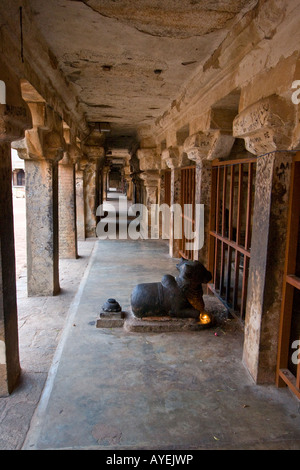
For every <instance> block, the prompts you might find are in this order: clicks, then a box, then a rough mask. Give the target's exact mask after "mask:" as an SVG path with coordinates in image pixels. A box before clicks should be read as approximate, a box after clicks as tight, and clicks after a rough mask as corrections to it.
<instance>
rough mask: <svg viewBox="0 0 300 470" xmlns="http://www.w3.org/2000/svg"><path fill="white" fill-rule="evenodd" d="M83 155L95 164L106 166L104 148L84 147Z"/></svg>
mask: <svg viewBox="0 0 300 470" xmlns="http://www.w3.org/2000/svg"><path fill="white" fill-rule="evenodd" d="M82 150H83V153H84V155H85V156H86V158H87V159H88V160H89V161H90V162H93V163H96V162H100V164H104V160H105V150H104V147H99V146H98V145H84V146H83V148H82Z"/></svg>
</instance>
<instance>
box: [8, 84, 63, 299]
mask: <svg viewBox="0 0 300 470" xmlns="http://www.w3.org/2000/svg"><path fill="white" fill-rule="evenodd" d="M23 94H24V99H25V98H26V99H27V94H26V93H25V92H24V93H23ZM31 97H32V93H29V100H30V99H31ZM27 103H28V106H29V109H30V111H31V115H32V123H33V127H32V129H30V130H28V131H26V132H25V139H24V140H23V141H22V142H17V143H16V147H15V148H16V149H17V151H18V155H19V157H20V158H23V159H24V160H25V173H26V179H25V194H26V230H27V292H28V296H29V297H31V296H52V295H56V294H58V293H59V291H60V286H59V232H58V162H59V160H61V159H62V158H63V153H64V150H65V141H64V139H63V122H62V119H61V117H60V116H59V115H58V114H57V113H56V112H55V111H54V110H53V109H52V108H50V107H49V106H47V104H46V103H45V102H44V101H33V102H32V101H27Z"/></svg>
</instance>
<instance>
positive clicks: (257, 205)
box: [243, 152, 293, 383]
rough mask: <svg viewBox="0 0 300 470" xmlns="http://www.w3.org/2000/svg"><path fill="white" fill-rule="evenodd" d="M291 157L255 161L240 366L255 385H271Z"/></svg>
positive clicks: (280, 154) (272, 156)
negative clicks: (249, 252)
mask: <svg viewBox="0 0 300 470" xmlns="http://www.w3.org/2000/svg"><path fill="white" fill-rule="evenodd" d="M292 159H293V154H292V153H284V152H274V153H271V154H267V155H265V156H263V157H260V158H258V161H257V168H256V183H255V202H254V212H253V227H252V241H251V259H250V265H249V281H248V297H247V306H246V319H245V342H244V351H243V362H244V364H245V365H246V367H247V369H248V370H249V372H250V374H251V375H252V377H253V378H254V380H255V382H257V383H274V381H275V373H276V362H277V347H278V330H279V319H280V308H281V300H282V298H281V296H282V286H283V272H284V262H285V247H286V239H287V223H288V206H289V204H288V203H289V188H290V177H291V167H292Z"/></svg>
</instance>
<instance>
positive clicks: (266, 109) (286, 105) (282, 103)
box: [233, 95, 296, 155]
mask: <svg viewBox="0 0 300 470" xmlns="http://www.w3.org/2000/svg"><path fill="white" fill-rule="evenodd" d="M295 122H296V121H295V106H293V104H292V102H291V101H289V100H286V99H284V98H281V97H280V96H277V95H271V96H269V97H267V98H264V99H261V100H259V101H258V102H256V103H254V104H252V105H251V106H249V107H248V108H246V109H244V110H243V111H242V112H241V113H240V114H239V115H238V116H237V117H236V118H235V119H234V121H233V135H234V137H239V138H243V139H244V141H245V147H246V149H247V150H248V151H249V152H251V153H253V154H254V155H263V154H265V153H268V152H273V151H276V150H289V149H291V148H292V134H293V130H294V126H295Z"/></svg>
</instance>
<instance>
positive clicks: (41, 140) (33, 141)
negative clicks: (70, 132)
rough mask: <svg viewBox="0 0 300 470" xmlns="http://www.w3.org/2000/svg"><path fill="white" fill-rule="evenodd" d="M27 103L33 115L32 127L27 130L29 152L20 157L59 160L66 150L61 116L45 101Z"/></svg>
mask: <svg viewBox="0 0 300 470" xmlns="http://www.w3.org/2000/svg"><path fill="white" fill-rule="evenodd" d="M27 104H28V107H29V109H30V112H31V116H32V129H30V130H27V131H26V132H25V138H26V147H27V153H26V154H25V153H23V156H21V155H20V157H21V158H25V159H30V160H43V159H46V160H49V161H52V162H58V161H59V160H61V159H62V158H63V154H64V151H65V150H66V144H65V141H64V136H63V125H62V119H61V117H60V116H59V115H58V114H57V113H56V112H55V111H54V110H53V109H52V108H50V107H49V106H47V104H46V103H44V102H28V103H27Z"/></svg>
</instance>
